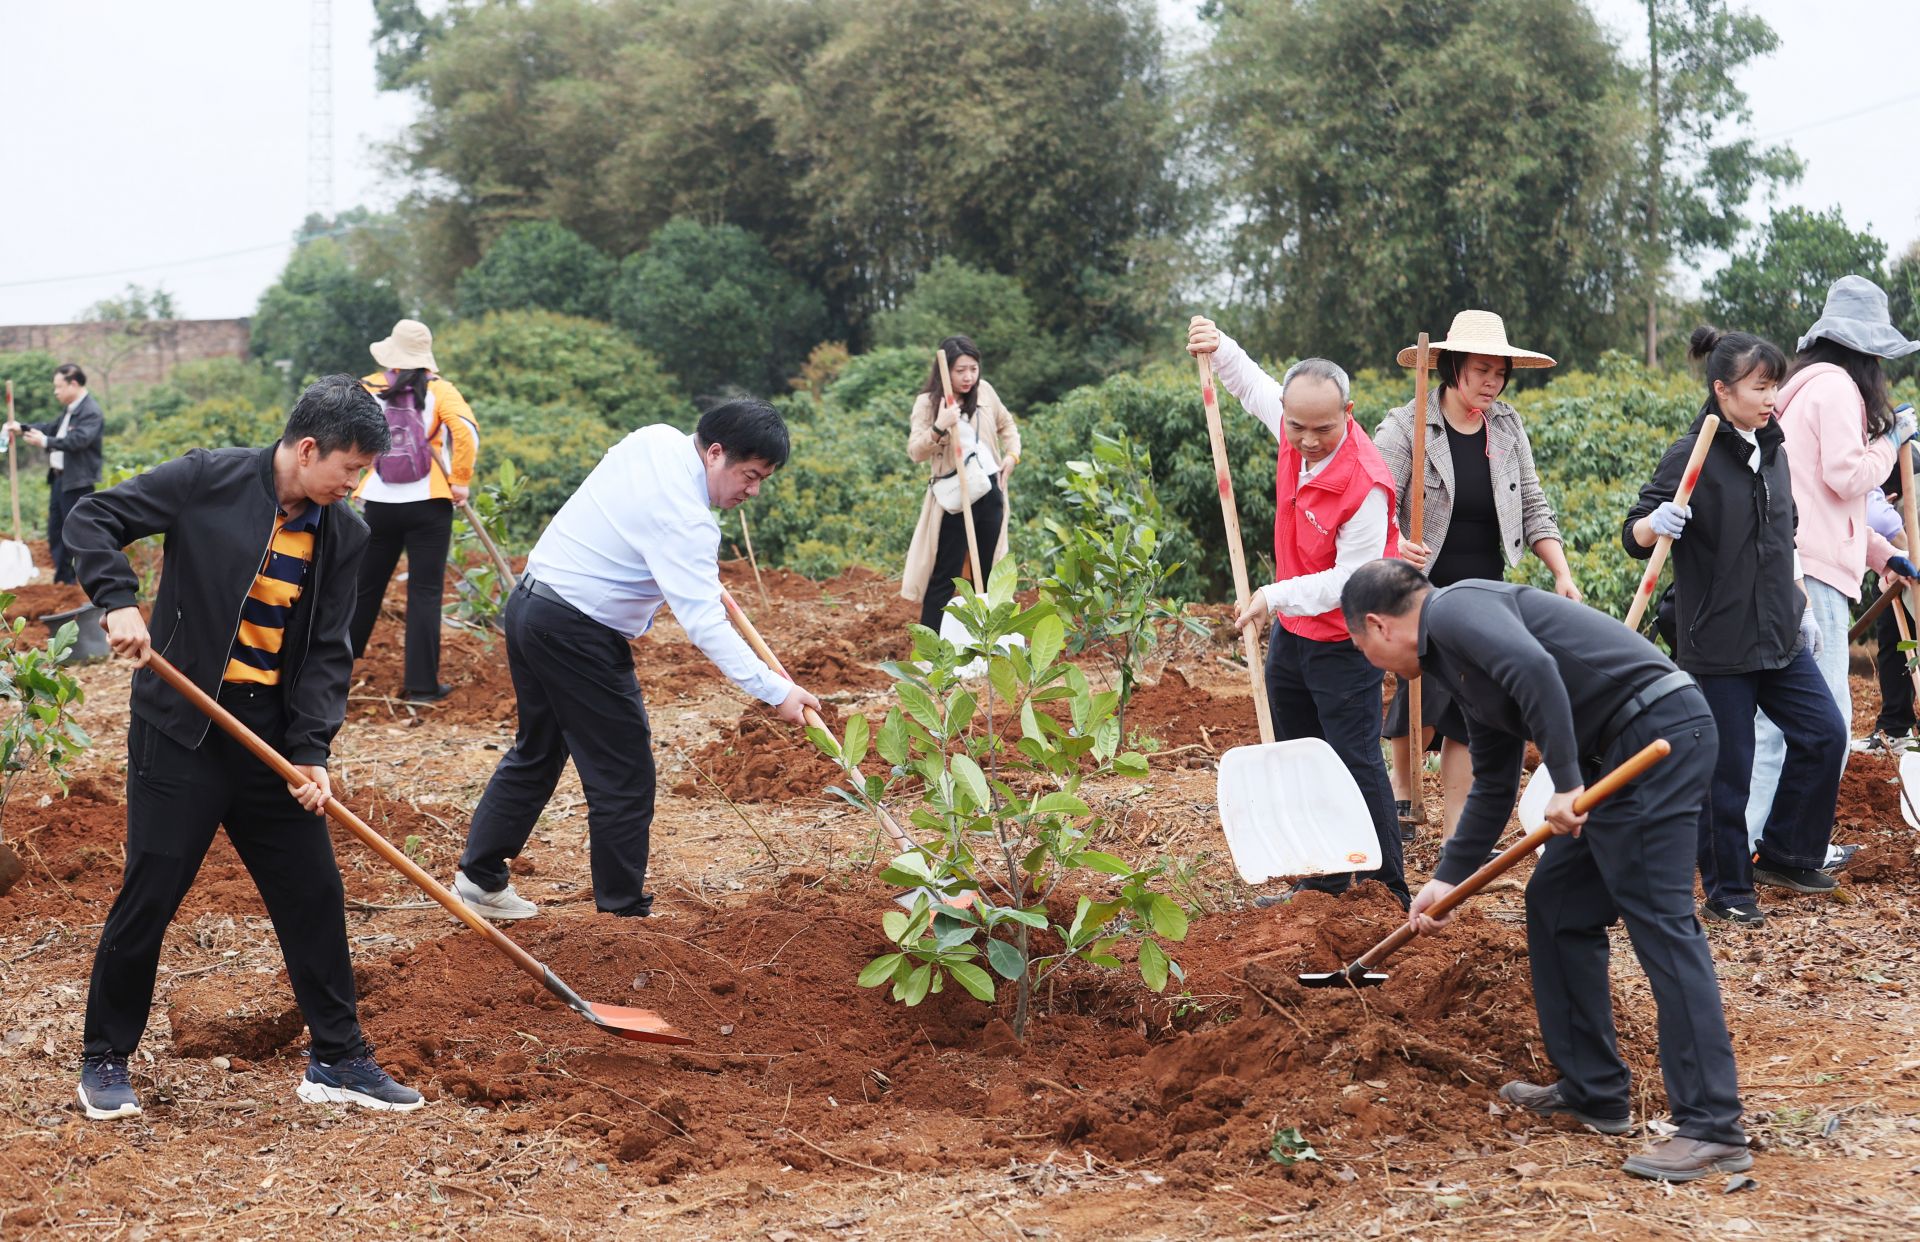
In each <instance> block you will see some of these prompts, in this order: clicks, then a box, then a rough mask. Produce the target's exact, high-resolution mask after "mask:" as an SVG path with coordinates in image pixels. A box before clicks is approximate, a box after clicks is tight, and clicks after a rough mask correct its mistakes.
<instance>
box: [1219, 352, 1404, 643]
mask: <svg viewBox="0 0 1920 1242" xmlns="http://www.w3.org/2000/svg"><path fill="white" fill-rule="evenodd" d="M1213 372H1214V374H1215V375H1217V376H1219V378H1220V383H1221V385H1222V386H1224V387H1225V388H1226V390H1227V391H1228V392H1230V393H1232V394H1233V396H1234V399H1235V400H1237V401H1238V402H1240V404H1241V405H1242V406H1244V407H1245V408H1246V411H1247V413H1249V414H1251V415H1253V416H1254V417H1255V418H1257V419H1259V420H1260V421H1261V422H1262V423H1263V424H1265V426H1266V428H1267V430H1268V431H1271V432H1272V433H1273V438H1274V439H1275V440H1276V441H1279V442H1281V443H1285V441H1286V430H1285V420H1286V406H1285V404H1284V403H1283V402H1282V401H1281V390H1280V381H1279V380H1277V379H1275V378H1273V376H1271V375H1268V374H1267V373H1266V371H1265V370H1263V369H1262V368H1261V366H1260V364H1259V363H1257V362H1255V361H1254V360H1253V359H1252V358H1251V357H1249V356H1248V354H1247V351H1246V350H1244V349H1242V348H1241V347H1240V343H1239V342H1238V341H1236V340H1234V339H1233V338H1232V337H1230V336H1228V335H1227V334H1226V333H1224V332H1222V333H1221V334H1220V348H1219V349H1217V350H1216V351H1214V355H1213ZM1345 442H1346V441H1345V439H1344V438H1343V439H1342V441H1341V443H1342V444H1344V443H1345ZM1339 451H1340V448H1339V445H1335V446H1334V450H1333V452H1332V453H1328V454H1327V455H1326V456H1325V457H1323V458H1321V459H1320V460H1319V461H1318V462H1317V463H1314V464H1312V465H1308V464H1306V463H1305V462H1304V461H1303V462H1302V463H1301V470H1300V482H1301V483H1302V484H1305V483H1306V481H1307V480H1308V479H1311V478H1312V477H1313V476H1314V475H1316V474H1318V473H1320V470H1321V467H1323V466H1325V465H1326V464H1327V463H1328V462H1330V461H1332V460H1333V458H1334V455H1335V454H1337V453H1338V452H1339ZM1387 523H1388V515H1387V490H1386V489H1385V488H1384V487H1376V488H1374V489H1373V490H1372V491H1370V492H1368V493H1367V498H1366V499H1365V500H1362V501H1361V502H1360V507H1359V508H1358V509H1356V510H1354V514H1353V516H1352V517H1350V518H1348V519H1347V523H1346V525H1345V526H1342V527H1341V528H1340V531H1339V533H1338V534H1336V535H1335V536H1334V537H1333V568H1331V569H1323V570H1321V571H1320V572H1319V573H1314V574H1302V575H1300V576H1299V577H1297V578H1289V579H1287V580H1286V581H1285V582H1271V583H1268V584H1267V585H1266V586H1263V587H1261V588H1260V590H1261V591H1262V592H1263V593H1264V594H1265V595H1266V597H1267V607H1268V608H1269V609H1270V610H1271V611H1272V612H1273V615H1275V616H1276V617H1279V616H1286V617H1317V616H1319V615H1320V614H1321V613H1323V612H1331V611H1332V610H1333V609H1335V608H1338V607H1339V606H1340V591H1341V589H1342V588H1344V587H1345V586H1346V585H1347V579H1348V578H1351V577H1352V576H1353V571H1354V570H1356V569H1358V568H1360V566H1362V565H1364V564H1366V563H1367V562H1368V561H1372V560H1378V559H1379V558H1380V557H1382V556H1385V555H1386V554H1387Z"/></svg>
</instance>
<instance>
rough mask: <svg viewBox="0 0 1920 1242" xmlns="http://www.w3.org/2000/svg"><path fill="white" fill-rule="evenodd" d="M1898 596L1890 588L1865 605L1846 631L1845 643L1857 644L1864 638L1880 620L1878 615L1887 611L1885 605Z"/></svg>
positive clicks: (1896, 592)
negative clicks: (1858, 616) (1851, 626)
mask: <svg viewBox="0 0 1920 1242" xmlns="http://www.w3.org/2000/svg"><path fill="white" fill-rule="evenodd" d="M1898 594H1899V592H1898V591H1896V590H1894V589H1893V588H1892V587H1888V588H1887V589H1886V590H1884V591H1882V592H1880V597H1879V598H1878V599H1876V600H1874V601H1873V602H1872V603H1871V604H1868V605H1867V610H1866V611H1865V612H1863V613H1861V614H1860V619H1859V620H1858V621H1855V622H1854V623H1853V628H1852V629H1850V630H1848V631H1847V641H1848V642H1849V643H1857V642H1859V641H1860V640H1861V638H1863V637H1865V635H1866V632H1867V631H1868V630H1869V629H1871V628H1872V627H1873V623H1874V622H1875V621H1877V620H1879V619H1880V614H1881V613H1883V612H1885V611H1886V610H1887V605H1888V604H1889V603H1891V602H1892V601H1893V597H1894V596H1895V595H1898Z"/></svg>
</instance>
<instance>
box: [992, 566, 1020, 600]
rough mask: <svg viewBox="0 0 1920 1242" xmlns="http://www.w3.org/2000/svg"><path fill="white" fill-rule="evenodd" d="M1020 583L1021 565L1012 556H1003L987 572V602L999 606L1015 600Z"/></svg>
mask: <svg viewBox="0 0 1920 1242" xmlns="http://www.w3.org/2000/svg"><path fill="white" fill-rule="evenodd" d="M1019 585H1020V566H1019V563H1018V562H1017V561H1015V560H1014V558H1012V557H1011V556H1003V557H1001V558H1000V560H999V562H998V563H997V564H995V565H994V567H993V569H992V571H991V572H990V573H988V574H987V602H988V603H990V604H993V605H994V606H996V607H998V606H999V605H1001V604H1011V603H1012V602H1013V592H1014V589H1015V588H1017V587H1018V586H1019Z"/></svg>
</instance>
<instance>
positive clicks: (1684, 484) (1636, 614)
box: [1627, 414, 1720, 630]
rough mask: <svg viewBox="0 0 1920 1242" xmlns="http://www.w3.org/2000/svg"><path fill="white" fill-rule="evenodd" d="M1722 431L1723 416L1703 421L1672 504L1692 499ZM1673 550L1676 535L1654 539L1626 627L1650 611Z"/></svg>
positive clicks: (1635, 626)
mask: <svg viewBox="0 0 1920 1242" xmlns="http://www.w3.org/2000/svg"><path fill="white" fill-rule="evenodd" d="M1719 430H1720V416H1719V415H1718V414H1709V415H1707V417H1706V420H1705V421H1704V422H1702V423H1701V424H1700V438H1699V439H1697V440H1695V441H1694V442H1693V452H1691V453H1688V454H1687V468H1686V471H1685V472H1684V473H1683V474H1681V476H1680V490H1678V491H1676V492H1675V493H1674V494H1673V503H1674V504H1676V505H1685V504H1686V503H1687V502H1688V501H1689V500H1692V499H1693V485H1694V484H1695V483H1698V482H1699V481H1700V467H1701V465H1702V464H1704V463H1705V462H1706V460H1707V450H1708V449H1710V448H1712V447H1713V437H1714V436H1715V435H1716V434H1717V433H1718V432H1719ZM1672 550H1673V537H1672V536H1670V535H1662V536H1660V538H1659V539H1657V540H1655V541H1654V545H1653V555H1652V556H1650V557H1648V558H1647V572H1646V573H1644V574H1642V575H1641V576H1640V587H1639V589H1638V590H1636V591H1635V592H1634V593H1633V606H1632V607H1630V608H1628V609H1627V628H1628V629H1630V630H1637V629H1639V628H1640V618H1642V617H1644V616H1645V615H1646V614H1647V605H1648V604H1649V603H1650V602H1652V600H1653V588H1654V587H1656V586H1658V585H1659V583H1660V571H1661V570H1662V569H1664V568H1666V564H1667V553H1669V552H1671V551H1672Z"/></svg>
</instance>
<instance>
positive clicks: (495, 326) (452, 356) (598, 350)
mask: <svg viewBox="0 0 1920 1242" xmlns="http://www.w3.org/2000/svg"><path fill="white" fill-rule="evenodd" d="M433 352H434V360H435V361H436V362H438V363H439V364H440V369H441V372H442V373H443V374H444V375H445V376H446V377H447V378H448V379H449V380H451V381H452V382H453V384H454V385H455V386H456V387H458V388H459V389H460V393H461V395H462V396H464V397H466V399H467V401H468V403H469V404H471V405H472V406H473V407H474V412H475V413H476V414H477V415H478V416H479V421H480V440H481V452H482V453H486V452H487V451H488V441H489V437H490V429H491V426H492V424H493V422H494V420H495V418H496V415H495V414H494V413H493V411H492V406H493V405H494V403H496V402H515V403H519V404H521V405H536V406H548V405H552V406H562V405H564V406H567V407H569V408H571V409H574V410H577V411H579V412H581V413H583V414H590V415H592V416H593V417H595V418H598V419H600V420H601V421H603V422H605V423H607V424H608V425H609V426H613V427H619V428H622V429H623V431H622V434H624V433H625V432H626V431H632V430H633V429H635V428H637V427H644V426H647V425H648V424H651V423H672V424H674V425H675V426H680V427H686V428H689V429H691V428H692V426H693V419H694V412H693V406H692V405H691V404H690V403H689V402H688V401H687V400H686V398H685V397H684V396H682V395H681V393H680V390H679V389H678V388H677V387H676V386H675V384H674V382H673V380H672V379H670V378H669V377H668V376H667V375H666V374H665V373H664V372H663V371H662V370H661V369H660V363H659V361H658V360H657V359H656V358H654V356H653V355H651V354H649V353H647V352H646V351H645V350H643V349H640V348H639V347H638V346H636V345H634V344H633V342H632V341H630V340H628V339H627V338H626V336H625V335H624V334H622V333H621V332H620V331H619V330H618V329H616V328H614V327H612V326H610V325H608V324H604V323H596V322H595V321H593V320H590V319H576V318H573V317H572V316H569V315H560V314H555V313H554V312H552V311H540V310H525V311H495V312H493V313H492V314H489V315H486V316H484V317H482V318H480V319H477V320H466V321H462V322H460V323H456V324H454V325H453V326H451V327H449V328H448V329H447V330H446V331H444V332H442V333H441V334H440V335H439V336H438V337H436V338H435V340H434V343H433ZM618 438H619V437H618V436H616V437H615V439H618ZM608 443H609V444H610V443H612V441H611V440H609V441H608ZM601 447H602V448H604V447H605V445H602V446H601ZM598 456H599V455H598V453H596V454H595V459H596V460H597V459H598ZM516 459H517V460H520V461H521V464H522V465H523V466H525V465H526V464H527V463H526V462H525V460H524V459H518V458H516ZM527 473H528V474H534V473H535V472H534V471H532V470H528V471H527Z"/></svg>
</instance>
